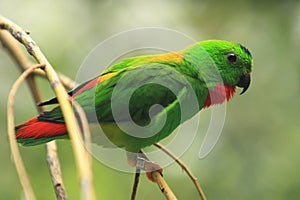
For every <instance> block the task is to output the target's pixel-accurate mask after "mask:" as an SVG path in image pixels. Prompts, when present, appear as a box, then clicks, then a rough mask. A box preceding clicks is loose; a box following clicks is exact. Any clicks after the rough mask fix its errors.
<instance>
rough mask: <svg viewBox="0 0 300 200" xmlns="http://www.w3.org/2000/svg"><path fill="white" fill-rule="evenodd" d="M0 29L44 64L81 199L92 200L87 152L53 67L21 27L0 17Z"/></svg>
mask: <svg viewBox="0 0 300 200" xmlns="http://www.w3.org/2000/svg"><path fill="white" fill-rule="evenodd" d="M0 28H1V29H6V30H8V31H9V32H10V33H11V35H12V36H14V38H15V39H17V40H18V41H19V42H21V43H22V44H23V45H24V46H25V47H26V50H27V51H28V53H29V54H30V55H32V56H33V57H34V58H35V59H36V61H37V62H38V63H43V64H45V67H44V68H43V70H44V71H45V73H46V75H47V78H48V80H49V82H50V84H51V86H52V88H53V90H54V92H55V94H56V96H57V99H58V102H59V104H60V107H61V110H62V113H63V116H64V119H65V123H66V126H67V129H68V133H69V135H70V139H71V143H72V146H73V151H74V155H75V160H76V164H77V166H78V172H79V175H80V179H81V186H82V187H81V189H82V191H81V193H82V197H83V199H94V198H95V193H94V189H93V185H92V171H91V165H90V162H89V158H88V156H87V151H86V149H85V148H84V146H83V143H82V140H81V137H80V130H79V126H78V123H77V120H76V117H75V114H74V112H73V110H72V107H71V105H70V103H69V102H68V95H67V93H66V90H65V88H64V87H63V85H62V84H61V82H60V80H59V78H58V76H57V74H56V72H55V71H54V69H53V67H52V66H51V64H50V63H49V62H48V60H47V59H46V57H45V56H44V54H43V53H42V51H41V50H40V49H39V47H38V46H37V45H36V43H35V42H34V41H33V40H32V39H31V37H30V36H29V35H27V33H26V32H25V31H24V30H23V29H22V28H21V27H19V26H18V25H16V24H14V23H13V22H11V21H10V20H8V19H6V18H4V17H2V16H0Z"/></svg>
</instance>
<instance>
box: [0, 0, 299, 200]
mask: <svg viewBox="0 0 300 200" xmlns="http://www.w3.org/2000/svg"><path fill="white" fill-rule="evenodd" d="M0 13H1V14H2V15H4V16H6V17H8V18H10V19H12V20H13V21H15V22H16V23H18V24H19V25H21V26H22V27H24V28H26V29H28V30H30V32H31V36H32V37H33V38H34V39H35V40H36V41H37V42H38V44H39V45H40V47H41V48H42V50H43V51H44V52H45V54H46V56H47V57H48V59H49V60H50V62H51V63H52V64H53V66H54V67H55V68H56V69H57V70H58V71H60V72H62V73H64V74H67V75H68V76H70V77H71V78H75V76H76V72H77V70H78V68H79V66H80V64H81V63H82V61H83V59H84V58H85V56H86V54H87V53H88V52H89V51H90V50H91V49H92V48H93V47H94V46H95V45H97V44H98V43H99V42H101V41H103V40H104V39H106V38H108V37H109V36H111V35H113V34H116V33H119V32H121V31H125V30H128V29H132V28H136V27H145V26H146V27H149V26H155V27H163V28H170V29H174V30H177V31H180V32H182V33H185V34H187V35H189V36H191V37H192V38H194V39H196V40H199V41H200V40H205V39H226V40H232V41H236V42H240V43H242V44H244V45H245V46H247V47H248V48H249V49H250V50H251V52H252V54H253V57H254V72H253V81H252V85H251V87H250V90H249V91H248V92H247V93H246V94H245V95H242V96H238V97H235V98H234V99H233V100H232V101H231V102H230V103H229V104H228V105H227V116H226V122H225V127H224V130H223V134H222V135H221V138H220V140H219V142H218V144H217V146H216V147H215V149H214V150H213V152H212V153H211V154H210V155H209V156H208V157H206V158H205V159H203V160H200V159H198V153H199V147H200V144H201V141H202V138H203V135H201V134H199V136H197V138H196V139H195V141H194V143H193V145H192V146H191V148H189V150H188V151H187V152H186V153H185V154H184V156H183V157H182V160H183V161H184V162H185V163H186V164H187V165H188V166H189V167H190V168H191V170H192V171H193V172H194V173H195V175H196V177H198V179H199V181H200V184H201V185H202V186H203V189H204V191H205V193H206V195H207V198H208V199H210V200H212V199H223V200H224V199H244V200H246V199H263V200H267V199H272V200H277V199H278V200H282V199H299V196H300V173H299V171H300V159H299V152H300V135H299V133H300V132H299V122H300V121H299V120H300V115H299V111H300V105H299V98H300V82H299V80H300V66H299V65H300V59H299V52H300V42H299V38H300V3H299V1H296V0H295V1H288V0H286V1H267V0H260V1H222V0H211V1H196V0H184V1H183V0H182V1H176V2H175V1H168V0H166V1H158V0H153V1H139V0H131V1H129V0H125V1H112V0H106V1H96V0H89V1H79V0H76V1H71V0H67V1H58V0H54V1H49V0H46V1H36V0H29V1H16V0H10V1H8V0H4V1H3V0H2V1H1V2H0ZM18 75H19V71H18V69H17V68H16V67H15V65H14V63H13V62H12V61H11V59H10V58H9V56H8V55H7V53H6V52H5V50H4V49H0V87H1V93H0V95H1V96H0V106H1V108H0V109H1V115H0V122H1V125H0V128H1V129H0V133H1V134H0V199H20V198H21V196H22V189H21V186H20V183H19V180H18V177H17V174H16V170H15V167H14V165H13V164H12V161H11V159H10V150H9V145H8V139H7V134H6V132H7V131H6V130H7V128H6V103H7V96H8V93H9V90H10V87H11V86H12V84H13V82H14V80H15V79H16V78H17V77H18ZM39 84H40V85H41V88H43V91H44V92H43V94H44V97H45V98H50V97H51V96H53V92H51V90H50V88H49V86H48V84H47V82H46V81H43V80H41V81H39ZM15 110H16V113H17V116H16V121H17V122H22V121H24V120H26V119H28V118H31V117H32V116H34V115H36V110H35V107H34V103H33V101H32V99H31V96H30V93H29V91H28V89H27V87H26V85H25V84H24V86H23V87H22V88H21V89H20V91H19V93H18V95H17V99H16V106H15ZM58 148H59V155H60V159H61V165H62V171H63V179H64V183H65V186H66V189H67V193H68V196H69V198H70V199H79V194H80V193H79V191H80V190H79V184H78V179H77V174H76V169H75V164H74V160H73V154H72V149H71V147H70V143H69V141H59V142H58ZM20 150H21V153H22V155H23V158H24V161H25V164H26V168H27V170H28V173H29V176H30V178H31V181H32V184H33V187H34V190H35V192H36V195H37V197H38V199H44V200H47V199H55V195H54V192H53V189H52V186H51V180H50V177H49V173H48V168H47V166H46V161H45V147H44V146H36V147H30V148H25V147H20ZM93 164H94V165H93V171H94V182H95V188H96V191H97V197H98V199H129V197H130V193H131V187H132V183H133V175H132V174H127V173H122V172H118V171H115V170H112V169H110V168H108V167H105V166H104V165H102V164H101V163H99V162H97V161H94V163H93ZM164 177H165V179H166V180H167V182H168V183H169V185H170V187H171V188H172V189H173V191H174V192H175V194H176V195H177V197H178V198H179V199H199V197H198V194H197V192H196V191H195V189H194V186H193V184H192V183H191V181H190V180H189V179H188V178H187V176H186V174H185V173H183V172H182V170H181V169H180V168H179V167H178V166H177V165H176V164H173V165H171V166H169V167H167V168H165V171H164ZM137 199H164V197H163V195H162V194H161V193H160V191H159V189H158V188H157V186H156V185H155V184H153V183H150V182H149V181H147V180H146V178H145V177H144V176H142V180H141V184H140V187H139V189H138V196H137Z"/></svg>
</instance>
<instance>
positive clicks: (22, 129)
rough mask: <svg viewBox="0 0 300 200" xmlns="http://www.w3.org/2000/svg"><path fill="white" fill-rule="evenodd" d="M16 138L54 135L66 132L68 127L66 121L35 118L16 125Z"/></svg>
mask: <svg viewBox="0 0 300 200" xmlns="http://www.w3.org/2000/svg"><path fill="white" fill-rule="evenodd" d="M16 130H17V133H16V138H42V137H54V136H59V135H63V134H66V132H67V129H66V125H65V124H64V123H52V122H43V121H38V119H37V118H33V119H31V120H29V121H27V122H25V123H23V124H20V125H18V126H17V127H16Z"/></svg>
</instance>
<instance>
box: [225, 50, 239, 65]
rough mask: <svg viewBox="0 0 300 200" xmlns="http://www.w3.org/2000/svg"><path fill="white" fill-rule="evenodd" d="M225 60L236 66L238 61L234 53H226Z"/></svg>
mask: <svg viewBox="0 0 300 200" xmlns="http://www.w3.org/2000/svg"><path fill="white" fill-rule="evenodd" d="M226 58H227V61H228V62H229V63H230V64H236V63H237V62H238V60H239V58H238V56H237V55H236V54H235V53H228V54H227V55H226Z"/></svg>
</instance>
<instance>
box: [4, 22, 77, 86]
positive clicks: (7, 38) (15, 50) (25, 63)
mask: <svg viewBox="0 0 300 200" xmlns="http://www.w3.org/2000/svg"><path fill="white" fill-rule="evenodd" d="M0 17H1V16H0ZM0 19H1V18H0ZM0 41H1V42H2V45H3V46H4V47H5V48H6V49H7V51H8V52H9V54H10V56H11V57H12V59H13V60H14V61H15V62H16V64H17V65H18V66H19V67H20V69H21V71H22V72H23V71H25V70H26V69H28V68H29V67H30V66H32V65H33V64H32V62H30V60H29V59H28V58H27V56H26V55H25V54H24V53H23V51H22V49H21V48H20V46H19V45H18V43H17V42H16V41H15V40H14V38H13V37H12V36H11V35H10V33H8V32H7V31H1V28H0ZM33 74H34V75H38V76H41V77H43V78H47V77H46V74H45V72H44V71H43V70H41V69H35V70H34V71H33ZM57 75H58V77H59V79H60V81H61V82H62V84H63V85H64V86H65V87H66V88H68V89H71V88H74V87H75V86H76V83H75V82H74V81H73V80H72V79H70V78H69V77H67V76H65V75H63V74H61V73H57Z"/></svg>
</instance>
